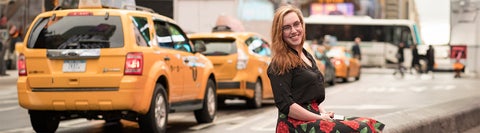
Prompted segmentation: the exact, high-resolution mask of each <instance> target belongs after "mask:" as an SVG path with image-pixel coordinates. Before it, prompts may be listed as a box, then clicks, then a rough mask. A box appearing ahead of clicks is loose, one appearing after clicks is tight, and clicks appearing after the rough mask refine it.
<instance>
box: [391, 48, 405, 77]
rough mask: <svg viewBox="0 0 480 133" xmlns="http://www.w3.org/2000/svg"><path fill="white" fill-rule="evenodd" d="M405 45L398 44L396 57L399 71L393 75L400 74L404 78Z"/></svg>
mask: <svg viewBox="0 0 480 133" xmlns="http://www.w3.org/2000/svg"><path fill="white" fill-rule="evenodd" d="M404 47H405V44H404V43H403V42H400V43H399V44H398V50H397V54H396V55H395V56H396V57H397V60H398V61H397V70H396V71H395V72H393V75H396V74H397V73H399V74H400V75H401V76H402V77H403V76H404V70H405V66H403V62H404V61H405V58H404V54H403V50H404Z"/></svg>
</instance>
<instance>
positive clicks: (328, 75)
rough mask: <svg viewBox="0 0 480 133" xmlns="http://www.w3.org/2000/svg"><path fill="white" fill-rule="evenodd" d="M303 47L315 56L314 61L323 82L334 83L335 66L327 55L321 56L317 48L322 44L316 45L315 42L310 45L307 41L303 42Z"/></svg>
mask: <svg viewBox="0 0 480 133" xmlns="http://www.w3.org/2000/svg"><path fill="white" fill-rule="evenodd" d="M303 47H304V48H305V50H307V51H308V52H309V53H310V54H311V55H312V56H313V57H314V58H315V63H316V64H317V67H318V69H319V70H320V72H321V73H322V74H323V78H324V81H325V83H328V84H329V85H331V86H333V85H335V83H336V81H335V80H336V77H335V68H334V66H333V64H332V63H331V62H330V59H328V57H325V56H324V57H322V53H321V51H319V50H318V49H319V47H322V46H318V45H317V44H313V45H312V44H310V43H309V42H305V43H303Z"/></svg>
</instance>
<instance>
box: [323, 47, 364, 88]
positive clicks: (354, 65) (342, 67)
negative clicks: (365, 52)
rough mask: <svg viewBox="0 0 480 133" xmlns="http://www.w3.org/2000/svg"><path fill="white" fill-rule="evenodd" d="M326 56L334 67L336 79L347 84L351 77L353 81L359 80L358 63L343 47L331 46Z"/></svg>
mask: <svg viewBox="0 0 480 133" xmlns="http://www.w3.org/2000/svg"><path fill="white" fill-rule="evenodd" d="M326 55H327V56H328V57H330V58H331V61H332V62H333V65H334V66H335V75H336V77H337V78H341V79H342V80H343V82H348V79H349V78H351V77H353V78H355V80H359V79H360V67H361V66H360V61H359V60H358V59H356V58H352V57H351V55H350V54H349V53H348V52H347V51H346V48H345V47H342V46H332V47H331V48H330V49H329V50H328V51H327V53H326Z"/></svg>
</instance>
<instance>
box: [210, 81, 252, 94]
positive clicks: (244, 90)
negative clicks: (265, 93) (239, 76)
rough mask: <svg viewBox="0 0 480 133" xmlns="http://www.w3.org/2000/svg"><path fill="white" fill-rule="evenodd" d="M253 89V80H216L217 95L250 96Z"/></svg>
mask: <svg viewBox="0 0 480 133" xmlns="http://www.w3.org/2000/svg"><path fill="white" fill-rule="evenodd" d="M254 89H255V83H254V82H247V81H218V87H217V95H219V96H220V97H222V96H229V97H247V98H252V97H253V92H254Z"/></svg>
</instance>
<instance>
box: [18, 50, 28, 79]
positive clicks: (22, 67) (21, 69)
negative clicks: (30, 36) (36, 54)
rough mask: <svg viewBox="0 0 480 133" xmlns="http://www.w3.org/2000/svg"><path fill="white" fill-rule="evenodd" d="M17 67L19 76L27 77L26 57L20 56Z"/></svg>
mask: <svg viewBox="0 0 480 133" xmlns="http://www.w3.org/2000/svg"><path fill="white" fill-rule="evenodd" d="M17 67H18V76H27V62H26V60H25V55H23V54H20V55H18V60H17Z"/></svg>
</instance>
